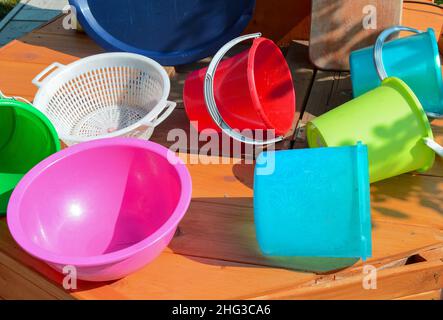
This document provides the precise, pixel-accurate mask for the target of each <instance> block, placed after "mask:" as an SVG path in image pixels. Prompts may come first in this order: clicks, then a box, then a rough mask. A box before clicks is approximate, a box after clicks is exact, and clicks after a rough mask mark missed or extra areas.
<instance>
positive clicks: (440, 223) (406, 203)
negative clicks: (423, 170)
mask: <svg viewBox="0 0 443 320" xmlns="http://www.w3.org/2000/svg"><path fill="white" fill-rule="evenodd" d="M442 194H443V180H442V179H441V178H436V177H427V176H419V175H417V176H413V175H411V174H405V175H401V176H398V177H394V178H391V179H387V180H384V181H380V182H377V183H374V184H372V185H371V209H372V214H371V216H372V218H373V219H374V220H376V221H389V222H393V223H402V224H409V225H419V226H433V227H435V228H439V229H443V197H442Z"/></svg>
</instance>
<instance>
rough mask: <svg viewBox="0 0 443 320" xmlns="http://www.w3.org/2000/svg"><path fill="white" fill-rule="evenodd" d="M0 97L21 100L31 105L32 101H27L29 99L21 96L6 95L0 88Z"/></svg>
mask: <svg viewBox="0 0 443 320" xmlns="http://www.w3.org/2000/svg"><path fill="white" fill-rule="evenodd" d="M0 99H6V100H15V101H21V102H24V103H26V104H29V105H31V106H32V103H31V102H29V100H27V99H25V98H22V97H8V96H7V95H5V94H4V93H3V92H2V91H1V90H0Z"/></svg>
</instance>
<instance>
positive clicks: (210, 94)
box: [203, 33, 284, 146]
mask: <svg viewBox="0 0 443 320" xmlns="http://www.w3.org/2000/svg"><path fill="white" fill-rule="evenodd" d="M259 37H261V33H253V34H248V35H244V36H240V37H238V38H235V39H233V40H231V41H229V42H228V43H226V44H225V45H224V46H223V47H222V48H221V49H220V50H219V51H218V52H217V54H216V55H215V56H214V58H213V59H212V61H211V63H210V65H209V67H208V70H207V72H206V76H205V83H204V88H203V90H204V95H205V102H206V108H207V109H208V112H209V114H210V115H211V118H212V119H213V120H214V122H215V123H216V124H217V125H218V126H219V127H220V129H222V131H223V132H224V133H226V134H227V135H229V136H230V137H231V138H233V139H235V140H237V141H240V142H243V143H246V144H253V145H261V146H263V145H269V144H274V143H277V142H280V141H282V140H283V139H284V137H283V136H278V137H276V138H273V139H269V140H263V141H261V140H255V139H251V138H248V137H246V136H244V135H242V134H240V133H239V132H237V131H235V130H233V129H232V128H231V127H230V126H229V124H227V122H226V121H225V120H224V119H223V117H222V115H221V114H220V111H219V110H218V107H217V103H216V102H215V97H214V78H215V72H216V71H217V67H218V65H219V63H220V61H221V60H222V59H223V57H224V56H225V54H226V53H227V52H228V51H229V50H231V49H232V47H234V46H235V45H237V44H238V43H240V42H243V41H246V40H249V39H256V38H259Z"/></svg>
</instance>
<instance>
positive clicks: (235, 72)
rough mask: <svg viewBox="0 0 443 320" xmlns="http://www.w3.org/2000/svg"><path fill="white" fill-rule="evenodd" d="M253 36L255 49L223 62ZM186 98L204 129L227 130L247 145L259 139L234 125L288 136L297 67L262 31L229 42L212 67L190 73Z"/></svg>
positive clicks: (189, 111)
mask: <svg viewBox="0 0 443 320" xmlns="http://www.w3.org/2000/svg"><path fill="white" fill-rule="evenodd" d="M251 38H254V42H253V44H252V47H251V48H250V49H249V50H246V51H244V52H242V53H239V54H237V55H235V56H233V57H232V58H229V59H226V60H224V61H221V59H222V58H223V56H224V55H225V53H226V52H227V51H228V50H230V49H231V48H232V47H233V46H234V45H236V44H237V43H239V42H241V41H244V40H247V39H251ZM215 71H216V72H215ZM214 75H215V76H214ZM183 96H184V104H185V109H186V113H187V115H188V117H189V119H190V120H191V121H198V128H196V129H198V131H199V132H201V131H202V130H204V129H208V128H211V129H214V130H216V131H217V132H221V131H224V132H226V133H227V134H228V135H230V136H232V137H233V138H234V139H237V140H241V141H242V142H246V143H255V142H257V141H254V140H252V141H251V139H248V138H245V137H243V136H239V135H238V134H236V133H234V132H233V129H232V128H234V129H238V130H240V131H242V130H245V129H250V130H274V131H275V135H276V136H283V135H285V134H286V133H287V132H288V131H289V130H290V129H291V126H292V123H293V120H294V116H295V104H296V102H295V90H294V85H293V82H292V76H291V71H290V70H289V67H288V64H287V63H286V60H285V58H284V56H283V54H282V53H281V51H280V49H279V48H278V47H277V46H276V45H275V44H274V42H272V41H271V40H269V39H266V38H260V34H253V35H247V36H242V37H239V38H237V39H234V40H232V41H231V42H229V43H227V44H226V45H225V46H224V47H223V48H222V49H220V51H219V52H218V53H217V55H215V56H214V59H213V61H212V63H211V65H210V66H209V67H208V68H204V69H200V70H197V71H194V72H192V73H191V74H190V75H189V76H188V78H187V79H186V81H185V86H184V93H183ZM211 102H213V103H211ZM279 140H281V138H280V139H279ZM269 142H270V141H269V140H268V141H267V142H266V143H269ZM257 144H264V143H260V142H257Z"/></svg>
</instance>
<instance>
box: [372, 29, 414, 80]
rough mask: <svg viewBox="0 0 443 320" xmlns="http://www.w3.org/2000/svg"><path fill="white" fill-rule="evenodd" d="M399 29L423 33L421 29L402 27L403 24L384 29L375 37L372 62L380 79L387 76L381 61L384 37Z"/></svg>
mask: <svg viewBox="0 0 443 320" xmlns="http://www.w3.org/2000/svg"><path fill="white" fill-rule="evenodd" d="M400 31H408V32H412V33H423V31H420V30H417V29H414V28H409V27H403V26H394V27H390V28H388V29H386V30H384V31H383V32H382V33H380V35H379V36H378V38H377V41H376V42H375V46H374V62H375V67H376V69H377V73H378V76H379V78H380V80H381V81H383V80H384V79H386V78H387V77H388V74H387V73H386V68H385V65H384V63H383V46H384V44H385V42H386V39H387V38H389V36H391V35H392V34H394V33H397V32H400Z"/></svg>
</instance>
